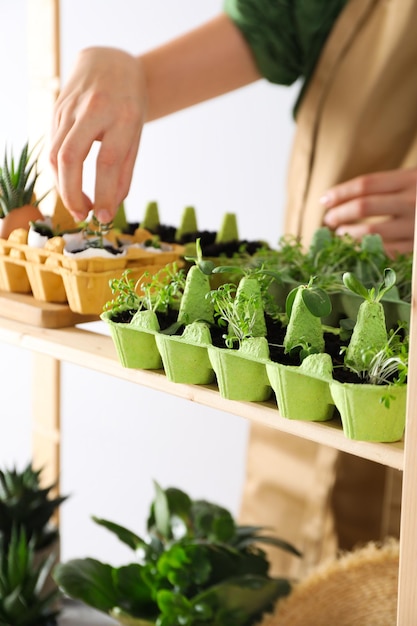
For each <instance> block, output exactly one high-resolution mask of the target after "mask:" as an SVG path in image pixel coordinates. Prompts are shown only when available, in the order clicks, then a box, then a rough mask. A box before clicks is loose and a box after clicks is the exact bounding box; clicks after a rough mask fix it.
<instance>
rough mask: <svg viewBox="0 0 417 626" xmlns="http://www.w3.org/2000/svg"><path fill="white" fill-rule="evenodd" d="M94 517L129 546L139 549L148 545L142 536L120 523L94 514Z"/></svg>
mask: <svg viewBox="0 0 417 626" xmlns="http://www.w3.org/2000/svg"><path fill="white" fill-rule="evenodd" d="M92 519H93V521H94V522H95V523H96V524H98V525H99V526H103V527H104V528H107V530H109V531H110V532H112V533H114V534H115V535H116V536H117V537H118V538H119V539H120V541H122V542H123V543H125V544H126V545H127V546H129V548H132V550H137V549H138V548H141V547H142V546H144V545H146V543H145V541H144V540H143V539H142V538H141V537H139V536H138V535H136V534H135V533H134V532H132V531H131V530H129V529H128V528H125V527H124V526H120V525H119V524H115V523H114V522H109V521H108V520H105V519H100V518H98V517H95V516H93V517H92Z"/></svg>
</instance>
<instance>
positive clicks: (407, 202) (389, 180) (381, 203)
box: [320, 169, 417, 254]
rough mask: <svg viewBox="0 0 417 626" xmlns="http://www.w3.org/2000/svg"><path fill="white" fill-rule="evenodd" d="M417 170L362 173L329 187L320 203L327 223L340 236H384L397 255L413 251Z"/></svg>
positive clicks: (388, 246)
mask: <svg viewBox="0 0 417 626" xmlns="http://www.w3.org/2000/svg"><path fill="white" fill-rule="evenodd" d="M416 182H417V169H407V170H405V169H404V170H393V171H390V172H379V173H376V174H370V175H367V176H361V177H358V178H355V179H352V180H350V181H347V182H345V183H342V184H340V185H336V186H335V187H332V188H331V189H329V190H328V191H327V192H326V193H325V194H324V195H323V197H322V198H321V199H320V202H321V203H322V204H324V206H325V207H326V208H327V211H326V213H325V216H324V219H323V221H324V224H325V225H326V226H328V227H329V228H331V229H333V230H334V231H335V232H336V234H337V235H345V234H348V235H350V236H351V237H353V238H355V239H361V238H362V237H364V236H365V235H367V234H374V233H378V234H380V235H381V237H382V239H383V241H384V246H385V248H386V250H387V252H388V251H389V252H390V254H393V253H394V252H395V251H399V252H401V253H405V252H410V251H412V250H413V237H414V221H415V206H416Z"/></svg>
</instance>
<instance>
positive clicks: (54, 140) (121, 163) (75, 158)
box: [50, 48, 146, 222]
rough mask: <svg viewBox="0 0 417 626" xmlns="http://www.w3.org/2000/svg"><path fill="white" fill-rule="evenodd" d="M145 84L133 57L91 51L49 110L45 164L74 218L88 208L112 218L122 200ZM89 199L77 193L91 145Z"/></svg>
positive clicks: (81, 216) (130, 172) (130, 169)
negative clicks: (47, 160) (94, 150)
mask: <svg viewBox="0 0 417 626" xmlns="http://www.w3.org/2000/svg"><path fill="white" fill-rule="evenodd" d="M145 103H146V94H145V84H144V80H143V76H142V70H141V67H140V65H139V64H138V62H137V59H136V58H135V57H133V56H131V55H129V54H127V53H125V52H123V51H120V50H115V49H109V48H92V49H88V50H85V51H83V52H82V53H81V55H80V56H79V59H78V63H77V64H76V66H75V69H74V71H73V74H72V76H71V77H70V80H69V82H68V84H67V86H66V87H65V89H64V90H63V91H62V93H61V95H60V97H59V98H58V100H57V103H56V106H55V114H54V117H53V121H52V129H51V142H50V143H51V146H50V162H51V165H52V168H53V171H54V174H55V177H56V183H57V188H58V191H59V193H60V195H61V197H62V200H63V202H64V204H65V206H66V207H67V208H68V210H69V211H70V212H71V214H72V215H73V216H74V217H75V218H76V219H77V220H83V219H85V218H86V217H87V214H88V212H89V211H90V210H91V208H92V207H93V208H94V212H95V214H96V216H97V218H98V219H99V220H100V221H102V222H109V221H111V220H112V219H113V217H114V215H115V213H116V210H117V207H118V206H119V205H120V203H121V202H122V200H123V199H124V198H125V197H126V195H127V193H128V191H129V187H130V183H131V179H132V175H133V169H134V164H135V160H136V156H137V152H138V147H139V142H140V136H141V130H142V126H143V123H144V119H145V114H146V110H145ZM95 142H99V143H100V146H99V149H98V152H97V159H96V164H95V165H96V171H95V190H94V199H93V200H91V199H90V198H88V197H87V196H86V194H85V193H84V191H83V171H84V163H85V160H86V159H87V157H88V155H89V154H90V151H91V149H92V147H93V145H94V144H95Z"/></svg>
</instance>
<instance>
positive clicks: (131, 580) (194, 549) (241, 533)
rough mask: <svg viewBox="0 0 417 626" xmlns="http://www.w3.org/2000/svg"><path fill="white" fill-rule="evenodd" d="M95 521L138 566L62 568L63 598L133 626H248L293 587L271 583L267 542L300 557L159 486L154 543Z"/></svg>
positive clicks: (221, 512)
mask: <svg viewBox="0 0 417 626" xmlns="http://www.w3.org/2000/svg"><path fill="white" fill-rule="evenodd" d="M94 519H95V521H96V522H97V523H98V524H100V525H102V526H104V527H105V528H107V529H108V530H110V531H111V532H113V533H115V535H116V536H117V537H118V538H119V539H120V540H121V541H123V542H124V543H125V544H127V545H128V546H129V547H130V548H132V549H133V550H134V551H135V554H136V557H137V558H136V560H135V561H134V562H132V563H130V564H128V565H126V566H122V567H112V566H110V565H108V564H105V563H102V562H100V561H97V560H94V559H88V558H87V559H76V560H73V561H69V562H68V563H64V564H60V565H58V566H57V567H56V569H55V573H54V576H55V579H56V580H57V582H58V584H59V585H60V587H61V588H62V589H63V590H64V592H65V593H67V594H68V595H70V596H71V597H74V598H77V599H80V600H82V601H83V602H85V603H86V604H88V605H90V606H92V607H94V608H96V609H99V610H101V611H103V612H106V613H109V614H110V615H112V616H113V617H115V618H116V619H117V620H118V621H119V622H120V623H122V624H129V625H130V626H134V625H137V626H145V625H156V626H178V624H184V625H188V626H203V625H204V624H206V625H207V626H209V625H210V626H228V625H230V624H233V625H234V626H250V625H252V624H254V623H256V622H257V621H258V620H259V619H260V617H261V615H262V613H264V612H265V611H268V610H270V609H271V608H272V606H273V603H274V602H275V600H276V599H277V598H279V597H281V596H284V595H286V594H288V592H289V590H290V582H289V581H288V580H286V579H276V578H271V577H269V575H268V567H269V563H268V560H267V558H266V556H265V553H264V552H263V551H262V550H261V549H260V547H259V545H260V544H262V542H265V543H268V544H273V545H275V546H277V547H278V548H281V549H284V550H288V551H291V552H292V553H294V554H297V555H299V553H298V551H297V550H296V549H295V548H294V547H292V546H291V545H289V544H288V543H286V542H285V541H282V540H280V539H278V538H274V537H266V536H264V535H263V534H262V529H261V528H259V527H251V526H238V525H236V523H235V521H234V519H233V517H232V515H231V514H230V513H229V512H228V511H227V510H226V509H224V508H223V507H220V506H218V505H216V504H213V503H211V502H207V501H204V500H193V499H191V498H190V497H189V496H188V495H187V494H186V493H185V492H183V491H181V490H179V489H176V488H168V489H165V490H163V489H162V488H161V487H160V486H159V485H158V484H156V483H155V499H154V501H153V503H152V504H151V507H150V512H149V517H148V521H147V530H148V538H147V539H142V538H141V537H139V536H138V535H136V534H135V533H134V532H132V531H130V530H128V529H126V528H123V527H121V526H119V525H118V524H115V523H113V522H110V521H107V520H102V519H97V518H94Z"/></svg>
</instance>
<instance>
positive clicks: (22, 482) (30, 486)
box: [0, 463, 67, 551]
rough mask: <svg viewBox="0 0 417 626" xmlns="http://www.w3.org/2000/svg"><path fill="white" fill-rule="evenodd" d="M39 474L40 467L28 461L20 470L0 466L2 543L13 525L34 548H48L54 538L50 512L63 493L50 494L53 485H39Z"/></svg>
mask: <svg viewBox="0 0 417 626" xmlns="http://www.w3.org/2000/svg"><path fill="white" fill-rule="evenodd" d="M41 475H42V470H35V469H34V468H33V467H32V464H31V463H30V464H28V465H27V466H26V467H25V468H24V469H23V470H18V469H17V468H16V467H14V468H11V469H4V470H0V537H2V538H3V540H4V542H5V545H6V546H7V545H8V544H9V543H10V541H11V537H12V533H13V528H14V527H17V528H18V529H20V528H23V529H24V531H25V535H26V539H27V540H28V541H33V547H34V549H35V550H36V551H42V550H45V549H49V548H51V547H52V546H54V545H56V543H57V541H58V538H59V530H58V527H57V526H56V524H54V522H53V516H54V515H55V514H56V513H57V510H58V508H59V506H60V505H61V504H62V503H63V502H64V501H65V500H66V499H67V496H53V495H52V492H53V490H54V489H55V485H49V486H47V487H43V486H42V484H41Z"/></svg>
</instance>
